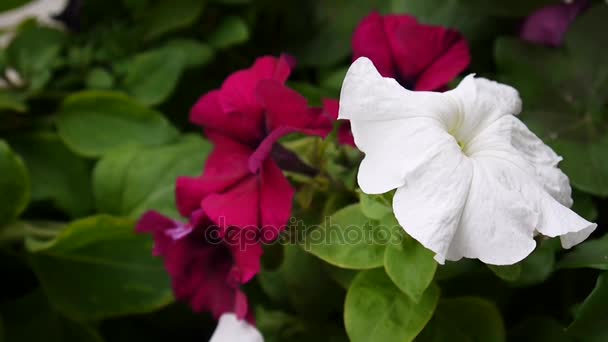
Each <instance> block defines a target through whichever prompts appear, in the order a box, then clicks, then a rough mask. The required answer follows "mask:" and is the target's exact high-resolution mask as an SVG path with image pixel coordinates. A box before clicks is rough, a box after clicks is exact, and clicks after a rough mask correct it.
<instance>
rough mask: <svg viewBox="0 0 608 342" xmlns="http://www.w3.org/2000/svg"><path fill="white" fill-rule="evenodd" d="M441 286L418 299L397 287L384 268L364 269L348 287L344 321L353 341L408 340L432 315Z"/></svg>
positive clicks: (384, 341)
mask: <svg viewBox="0 0 608 342" xmlns="http://www.w3.org/2000/svg"><path fill="white" fill-rule="evenodd" d="M438 299H439V288H438V287H437V286H435V285H432V286H430V287H429V288H428V290H427V291H426V292H425V293H424V295H423V296H422V298H420V301H419V302H418V303H415V302H413V301H412V300H411V299H410V298H409V297H408V296H406V295H405V294H404V293H403V292H401V291H400V290H399V288H397V287H396V286H395V285H394V284H393V282H392V281H391V279H390V278H389V277H388V276H387V275H386V274H385V273H384V270H382V269H374V270H368V271H363V272H361V273H359V274H358V275H357V277H355V280H354V281H353V283H352V284H351V286H350V288H349V289H348V293H347V295H346V303H345V305H344V323H345V325H346V332H347V333H348V336H349V337H350V340H351V341H352V342H360V341H361V342H367V341H383V342H392V341H395V342H407V341H413V340H414V338H415V337H416V336H417V335H418V334H419V333H420V331H421V330H422V329H423V328H424V326H425V325H426V323H427V322H428V321H429V320H430V319H431V316H432V315H433V312H434V310H435V306H436V305H437V301H438Z"/></svg>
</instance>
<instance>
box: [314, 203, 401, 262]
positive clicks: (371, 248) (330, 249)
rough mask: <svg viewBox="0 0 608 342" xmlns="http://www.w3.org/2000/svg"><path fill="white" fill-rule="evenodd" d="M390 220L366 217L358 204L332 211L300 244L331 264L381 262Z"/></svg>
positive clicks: (389, 230) (388, 234)
mask: <svg viewBox="0 0 608 342" xmlns="http://www.w3.org/2000/svg"><path fill="white" fill-rule="evenodd" d="M393 224H394V223H393V221H392V220H390V219H388V220H386V221H376V220H371V219H369V218H367V217H366V216H365V215H363V212H362V211H361V206H360V205H359V204H353V205H349V206H347V207H345V208H343V209H341V210H339V211H337V212H336V213H335V214H334V215H332V216H331V217H330V218H329V220H328V221H326V222H325V224H324V225H323V226H316V227H313V229H311V230H309V231H308V232H307V233H306V238H305V241H304V248H305V249H306V250H307V251H308V252H310V253H312V254H314V255H316V256H318V257H319V258H321V259H323V260H325V261H327V262H328V263H330V264H332V265H336V266H338V267H342V268H351V269H368V268H374V267H379V266H382V265H384V250H385V248H386V245H387V244H389V243H391V237H393V236H392V233H393V228H394V227H393Z"/></svg>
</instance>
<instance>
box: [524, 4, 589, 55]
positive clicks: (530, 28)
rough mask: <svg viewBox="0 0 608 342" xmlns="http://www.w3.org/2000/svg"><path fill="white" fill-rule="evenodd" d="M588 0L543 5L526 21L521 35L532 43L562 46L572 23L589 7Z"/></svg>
mask: <svg viewBox="0 0 608 342" xmlns="http://www.w3.org/2000/svg"><path fill="white" fill-rule="evenodd" d="M588 4H589V2H588V1H587V0H575V1H572V2H570V3H562V4H557V5H551V6H546V7H543V8H541V9H539V10H537V11H535V12H533V13H532V14H531V15H530V16H528V18H526V20H525V21H524V23H523V25H522V27H521V32H520V34H519V36H520V37H521V39H523V40H525V41H528V42H530V43H536V44H543V45H549V46H560V45H561V44H562V41H563V40H564V35H565V34H566V31H568V27H570V24H571V23H572V22H573V21H574V19H576V17H577V16H578V15H579V14H580V13H581V12H582V11H584V10H585V9H586V8H587V5H588Z"/></svg>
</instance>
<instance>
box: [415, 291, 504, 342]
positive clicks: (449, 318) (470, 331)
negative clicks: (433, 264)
mask: <svg viewBox="0 0 608 342" xmlns="http://www.w3.org/2000/svg"><path fill="white" fill-rule="evenodd" d="M416 341H419V342H443V341H445V342H448V341H471V342H472V341H483V342H504V341H506V333H505V326H504V323H503V321H502V317H501V316H500V312H499V311H498V308H497V307H496V305H494V304H493V303H492V302H489V301H487V300H485V299H482V298H477V297H460V298H449V299H442V300H441V301H440V302H439V305H438V306H437V309H436V310H435V315H434V316H433V319H432V320H431V321H430V322H429V324H428V325H427V326H426V328H425V329H424V331H423V332H422V333H421V334H420V336H419V337H418V338H417V339H416Z"/></svg>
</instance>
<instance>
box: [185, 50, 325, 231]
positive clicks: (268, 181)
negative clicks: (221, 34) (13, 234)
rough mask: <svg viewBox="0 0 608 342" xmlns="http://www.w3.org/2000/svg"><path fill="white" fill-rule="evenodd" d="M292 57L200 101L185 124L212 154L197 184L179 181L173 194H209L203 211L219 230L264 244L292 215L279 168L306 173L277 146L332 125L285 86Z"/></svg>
mask: <svg viewBox="0 0 608 342" xmlns="http://www.w3.org/2000/svg"><path fill="white" fill-rule="evenodd" d="M291 65H293V61H292V59H291V58H289V57H286V56H282V57H280V58H274V57H261V58H258V60H257V61H256V62H255V63H254V65H253V66H252V67H251V68H249V69H245V70H240V71H237V72H235V73H234V74H232V75H230V76H229V77H228V78H227V79H226V81H225V82H224V84H223V85H222V87H221V88H220V89H218V90H214V91H211V92H209V93H207V94H206V95H204V96H203V97H202V98H201V99H200V100H199V101H198V102H197V103H196V105H195V106H194V108H193V109H192V113H191V116H190V119H191V121H192V122H193V123H195V124H198V125H200V126H202V127H203V128H204V129H205V132H206V134H207V137H208V138H209V139H210V140H211V141H212V142H213V143H214V144H215V148H214V150H213V152H212V153H211V155H210V156H209V158H208V160H207V163H206V165H205V170H204V172H203V175H202V176H200V177H198V178H186V177H184V178H180V179H179V180H178V191H180V189H197V191H198V192H202V193H205V194H208V195H207V196H204V198H203V199H202V201H201V202H200V203H195V202H193V203H192V205H193V206H194V207H196V206H200V207H202V208H203V209H204V211H205V212H206V213H207V215H208V216H209V218H211V220H212V221H213V222H214V223H216V224H218V225H219V226H220V227H221V229H225V228H227V227H234V226H236V227H258V228H259V229H260V232H261V238H262V240H264V241H272V240H274V239H276V238H277V237H278V234H279V232H280V231H281V229H283V228H284V226H285V224H286V223H287V221H288V219H289V216H290V215H291V207H292V199H293V195H294V189H293V187H292V186H291V184H290V183H289V182H288V180H287V179H286V178H285V176H284V175H283V173H282V171H281V169H286V170H291V171H301V172H310V171H311V170H310V168H309V167H308V166H306V165H305V164H303V163H302V162H301V161H300V160H299V159H298V158H297V156H295V154H293V153H291V152H290V151H288V150H286V149H284V148H283V147H281V146H280V145H279V144H276V142H277V140H278V139H279V138H281V137H283V136H285V135H286V134H289V133H293V132H300V133H304V134H311V135H320V136H324V135H326V134H327V133H329V131H331V128H332V125H331V120H329V118H328V117H327V116H325V115H323V113H322V110H321V109H320V108H310V107H309V106H308V104H307V101H306V99H305V98H304V97H303V96H301V95H300V94H298V93H297V92H295V91H294V90H292V89H290V88H288V87H286V86H285V85H284V83H285V81H286V80H287V78H288V76H289V74H290V73H291Z"/></svg>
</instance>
